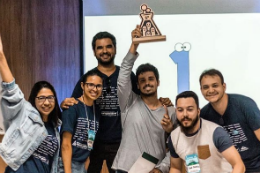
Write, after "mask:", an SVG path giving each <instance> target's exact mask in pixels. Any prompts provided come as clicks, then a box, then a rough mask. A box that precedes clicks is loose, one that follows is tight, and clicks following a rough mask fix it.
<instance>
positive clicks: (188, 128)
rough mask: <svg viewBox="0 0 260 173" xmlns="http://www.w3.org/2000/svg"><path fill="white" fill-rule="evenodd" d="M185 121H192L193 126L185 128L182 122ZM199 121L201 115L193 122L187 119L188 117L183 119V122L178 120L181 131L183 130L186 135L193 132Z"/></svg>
mask: <svg viewBox="0 0 260 173" xmlns="http://www.w3.org/2000/svg"><path fill="white" fill-rule="evenodd" d="M184 120H188V121H192V122H191V125H190V126H184V125H183V124H182V121H184ZM198 121H199V115H197V117H196V118H195V119H193V120H192V119H190V118H187V117H184V118H182V119H181V121H179V120H178V119H177V123H178V124H179V125H180V126H181V129H182V130H183V131H184V132H185V133H187V132H190V131H192V130H193V128H194V127H195V125H196V124H197V122H198Z"/></svg>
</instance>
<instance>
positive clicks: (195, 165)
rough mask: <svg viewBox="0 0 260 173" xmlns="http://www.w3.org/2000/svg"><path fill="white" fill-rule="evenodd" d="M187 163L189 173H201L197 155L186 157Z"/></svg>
mask: <svg viewBox="0 0 260 173" xmlns="http://www.w3.org/2000/svg"><path fill="white" fill-rule="evenodd" d="M185 163H186V168H187V173H199V172H201V171H200V164H199V158H198V155H197V154H190V155H187V156H186V157H185Z"/></svg>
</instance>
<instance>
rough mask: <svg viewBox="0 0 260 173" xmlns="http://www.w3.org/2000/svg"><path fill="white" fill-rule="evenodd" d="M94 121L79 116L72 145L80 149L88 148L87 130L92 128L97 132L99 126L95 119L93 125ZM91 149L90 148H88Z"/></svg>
mask: <svg viewBox="0 0 260 173" xmlns="http://www.w3.org/2000/svg"><path fill="white" fill-rule="evenodd" d="M94 123H95V122H94V121H93V120H90V119H87V118H83V117H80V118H78V120H77V125H76V131H75V134H74V136H73V142H72V146H74V147H77V148H80V149H84V150H86V149H88V143H87V141H88V131H89V130H93V131H94V132H95V133H97V129H98V128H99V122H97V121H96V124H95V127H94ZM88 150H91V149H88Z"/></svg>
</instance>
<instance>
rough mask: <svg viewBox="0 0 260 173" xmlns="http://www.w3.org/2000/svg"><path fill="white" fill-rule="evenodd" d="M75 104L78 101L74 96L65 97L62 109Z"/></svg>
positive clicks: (61, 105)
mask: <svg viewBox="0 0 260 173" xmlns="http://www.w3.org/2000/svg"><path fill="white" fill-rule="evenodd" d="M74 104H78V101H77V100H76V99H75V98H74V97H71V98H65V100H63V102H62V103H61V104H60V107H61V109H63V110H64V109H69V107H70V106H73V105H74Z"/></svg>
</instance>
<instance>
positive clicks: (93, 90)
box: [81, 75, 103, 105]
mask: <svg viewBox="0 0 260 173" xmlns="http://www.w3.org/2000/svg"><path fill="white" fill-rule="evenodd" d="M102 84H103V81H102V78H101V77H99V76H97V75H92V76H88V77H87V80H86V81H85V83H83V82H81V88H82V90H83V97H84V102H85V104H89V105H91V104H92V103H93V101H94V100H96V99H97V98H98V97H100V95H101V94H102V89H103V85H102Z"/></svg>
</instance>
